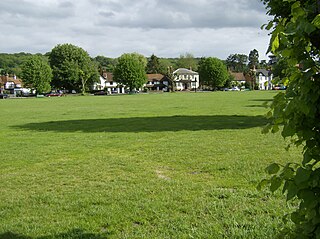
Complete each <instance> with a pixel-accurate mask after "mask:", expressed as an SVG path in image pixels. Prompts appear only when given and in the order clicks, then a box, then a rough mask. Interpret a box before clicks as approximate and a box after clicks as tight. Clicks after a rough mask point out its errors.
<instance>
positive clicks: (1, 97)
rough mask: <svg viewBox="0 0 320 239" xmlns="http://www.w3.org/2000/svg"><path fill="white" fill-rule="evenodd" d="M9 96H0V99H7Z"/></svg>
mask: <svg viewBox="0 0 320 239" xmlns="http://www.w3.org/2000/svg"><path fill="white" fill-rule="evenodd" d="M8 97H9V96H8V95H7V94H0V99H7V98H8Z"/></svg>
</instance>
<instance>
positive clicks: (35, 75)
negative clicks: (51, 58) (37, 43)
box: [21, 56, 52, 94]
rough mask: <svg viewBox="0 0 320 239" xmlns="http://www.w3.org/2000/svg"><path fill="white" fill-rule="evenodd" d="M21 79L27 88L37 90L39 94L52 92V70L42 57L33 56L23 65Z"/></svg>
mask: <svg viewBox="0 0 320 239" xmlns="http://www.w3.org/2000/svg"><path fill="white" fill-rule="evenodd" d="M21 77H22V80H23V83H24V84H25V86H26V87H29V88H32V89H35V90H36V92H37V94H39V93H45V92H49V91H50V90H51V86H50V82H51V80H52V70H51V68H50V66H49V63H48V62H47V61H45V60H44V59H43V58H42V57H41V56H32V57H30V58H29V59H28V60H27V61H26V62H25V63H24V64H23V66H22V73H21Z"/></svg>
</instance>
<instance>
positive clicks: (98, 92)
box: [93, 91, 108, 95]
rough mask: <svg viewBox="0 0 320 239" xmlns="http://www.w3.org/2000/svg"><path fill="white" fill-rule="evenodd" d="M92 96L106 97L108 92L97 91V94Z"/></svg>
mask: <svg viewBox="0 0 320 239" xmlns="http://www.w3.org/2000/svg"><path fill="white" fill-rule="evenodd" d="M93 94H94V95H107V94H108V92H105V91H97V92H94V93H93Z"/></svg>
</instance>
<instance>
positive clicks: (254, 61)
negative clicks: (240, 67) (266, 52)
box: [248, 49, 259, 69]
mask: <svg viewBox="0 0 320 239" xmlns="http://www.w3.org/2000/svg"><path fill="white" fill-rule="evenodd" d="M248 66H249V68H250V69H257V68H258V66H259V52H258V51H257V50H256V49H253V50H252V51H250V53H249V64H248Z"/></svg>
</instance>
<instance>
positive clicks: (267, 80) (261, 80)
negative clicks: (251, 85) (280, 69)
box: [257, 73, 273, 90]
mask: <svg viewBox="0 0 320 239" xmlns="http://www.w3.org/2000/svg"><path fill="white" fill-rule="evenodd" d="M257 84H258V87H259V90H272V87H273V84H272V74H271V75H270V76H265V75H263V74H261V73H260V74H259V75H258V77H257Z"/></svg>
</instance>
